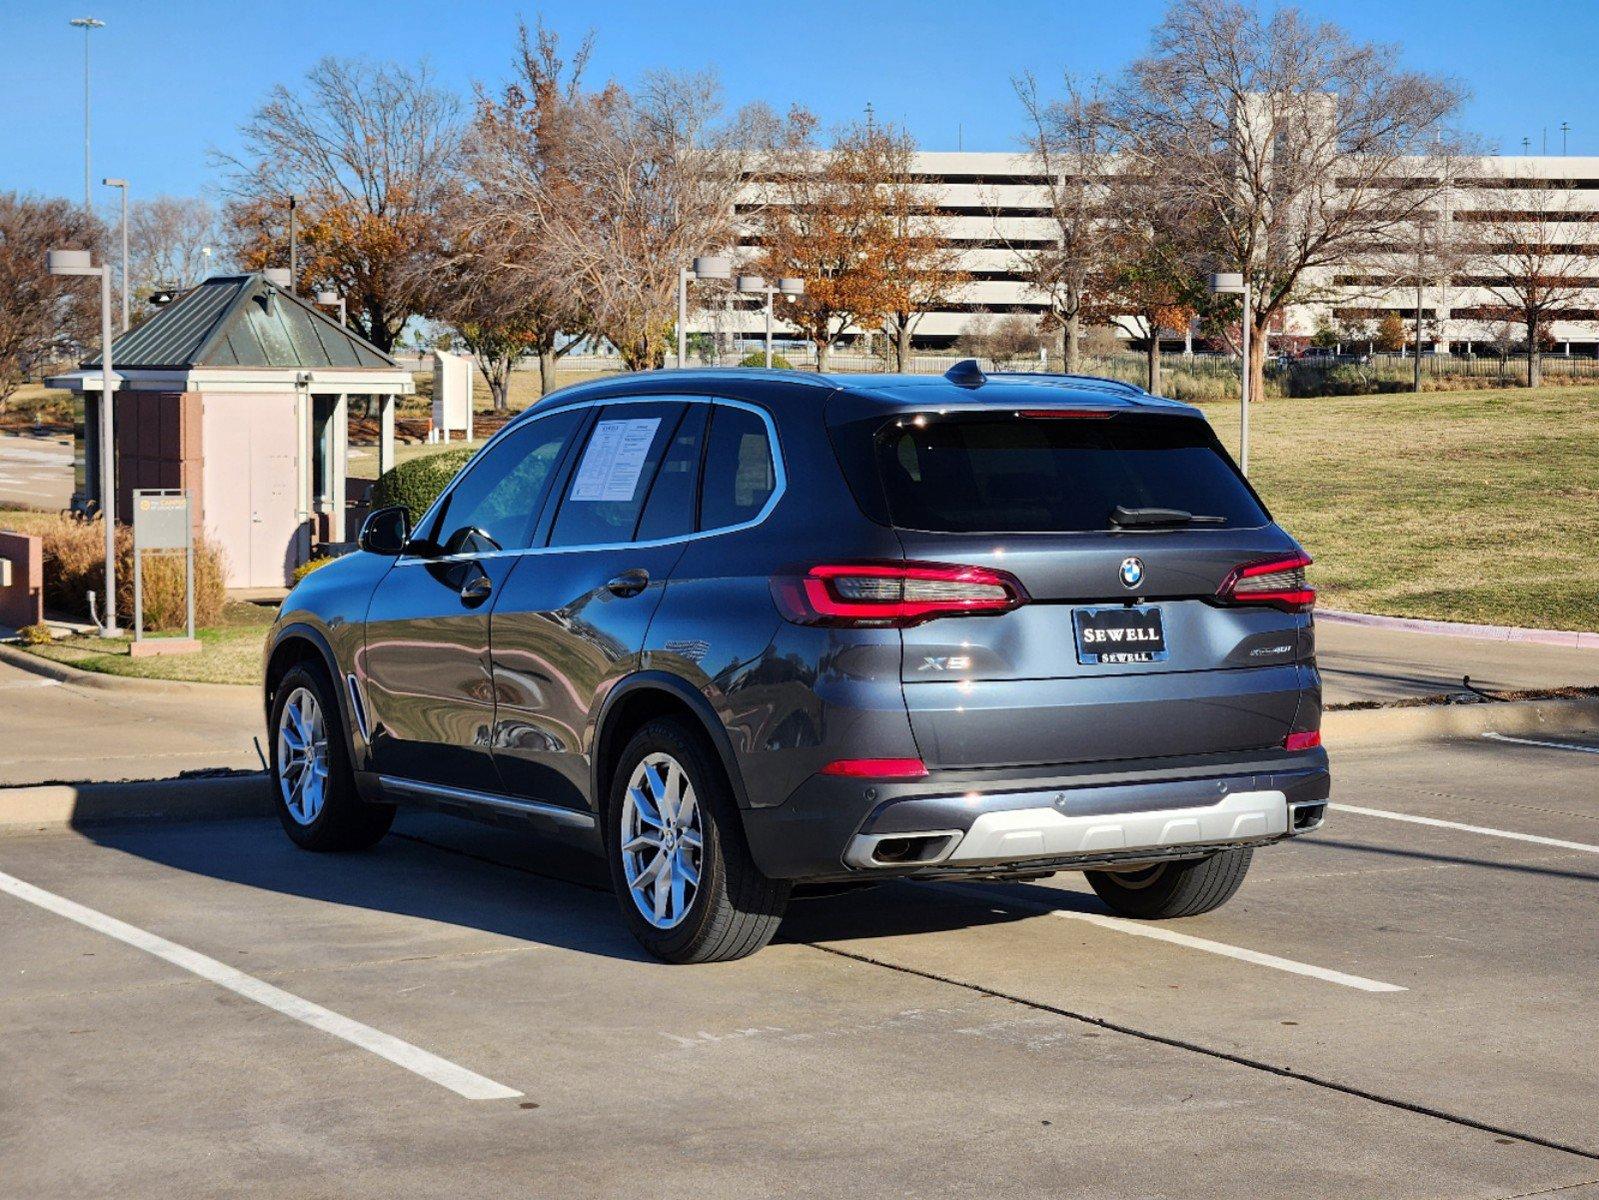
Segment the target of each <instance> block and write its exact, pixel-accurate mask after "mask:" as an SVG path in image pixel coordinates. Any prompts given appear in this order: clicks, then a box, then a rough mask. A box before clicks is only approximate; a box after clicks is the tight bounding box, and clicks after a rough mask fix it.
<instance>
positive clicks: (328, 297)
mask: <svg viewBox="0 0 1599 1200" xmlns="http://www.w3.org/2000/svg"><path fill="white" fill-rule="evenodd" d="M316 302H317V303H318V304H320V305H322V306H323V307H324V308H332V307H333V306H334V305H335V304H337V305H338V306H339V324H340V325H343V326H345V327H346V328H348V327H349V324H350V322H349V318H348V316H347V314H346V312H345V304H344V297H343V296H341V295H339V293H337V292H329V291H322V292H318V293H317V294H316Z"/></svg>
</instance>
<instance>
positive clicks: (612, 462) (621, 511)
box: [550, 403, 685, 546]
mask: <svg viewBox="0 0 1599 1200" xmlns="http://www.w3.org/2000/svg"><path fill="white" fill-rule="evenodd" d="M684 407H685V406H684V405H682V404H654V403H652V404H613V405H611V406H609V407H608V408H606V409H605V410H604V411H603V412H601V413H600V418H599V420H597V421H596V422H594V428H593V430H591V431H590V433H589V436H588V441H587V442H586V443H585V444H584V446H583V449H582V451H581V453H579V455H578V458H577V466H576V468H575V469H574V470H573V472H572V476H571V478H570V479H569V480H568V481H567V485H566V495H565V497H564V498H563V499H562V501H561V510H560V512H559V513H558V514H557V515H556V518H555V528H554V530H553V531H552V533H551V535H550V545H552V546H600V545H610V544H612V543H614V542H629V541H632V540H633V529H634V527H635V526H636V525H637V524H638V519H639V514H640V513H641V512H642V511H643V508H644V499H645V497H646V496H648V495H649V491H650V485H651V484H652V483H653V482H654V480H655V473H656V470H657V469H658V468H659V467H660V465H661V458H662V456H663V455H664V453H665V451H666V444H667V442H668V441H669V440H670V439H671V437H672V432H673V430H675V429H676V428H677V423H678V420H679V419H680V418H681V417H682V415H683V409H684Z"/></svg>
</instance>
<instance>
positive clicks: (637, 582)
mask: <svg viewBox="0 0 1599 1200" xmlns="http://www.w3.org/2000/svg"><path fill="white" fill-rule="evenodd" d="M649 582H650V573H649V572H648V571H646V570H644V569H643V568H642V567H635V568H634V569H633V570H631V571H623V572H622V573H621V574H620V575H618V576H616V577H615V578H614V579H612V580H610V581H609V582H608V583H606V585H605V589H606V591H608V592H610V593H611V595H613V596H621V597H622V598H623V599H626V598H627V597H629V596H636V595H638V594H639V593H640V592H642V591H643V590H644V589H645V588H646V587H648V586H649Z"/></svg>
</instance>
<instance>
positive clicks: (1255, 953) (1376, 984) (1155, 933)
mask: <svg viewBox="0 0 1599 1200" xmlns="http://www.w3.org/2000/svg"><path fill="white" fill-rule="evenodd" d="M932 886H934V887H937V888H941V889H943V890H945V891H952V892H961V893H964V894H965V895H968V896H977V897H981V898H982V899H984V900H987V901H990V902H991V903H994V904H1000V905H1008V906H1010V907H1012V908H1027V909H1032V910H1033V911H1035V912H1040V913H1047V914H1048V915H1049V916H1052V917H1064V918H1066V919H1067V920H1069V921H1086V922H1088V924H1090V925H1098V926H1099V927H1100V928H1102V929H1114V930H1115V931H1116V932H1117V933H1130V934H1132V935H1133V936H1135V937H1146V938H1153V939H1154V940H1155V941H1157V942H1170V943H1171V944H1172V945H1174V946H1184V947H1186V948H1187V949H1189V950H1203V951H1204V952H1205V953H1206V954H1219V955H1221V956H1222V957H1223V958H1235V959H1237V960H1238V961H1239V962H1246V963H1253V964H1254V965H1255V966H1257V967H1270V968H1271V969H1272V970H1274V971H1287V972H1288V973H1289V974H1290V975H1304V976H1306V977H1307V978H1309V979H1320V980H1322V981H1323V982H1325V983H1336V984H1338V985H1339V986H1341V987H1347V988H1354V989H1356V990H1357V991H1362V992H1403V991H1408V990H1409V989H1407V988H1403V987H1400V986H1399V985H1398V984H1397V983H1384V982H1383V981H1382V980H1380V979H1367V978H1365V977H1364V976H1361V975H1350V974H1347V973H1346V972H1343V971H1334V970H1332V969H1331V968H1328V967H1318V966H1314V965H1312V964H1310V963H1302V962H1296V961H1294V960H1293V959H1291V958H1281V957H1279V956H1277V955H1275V954H1263V953H1261V952H1260V951H1259V950H1249V949H1246V948H1245V947H1243V946H1232V945H1229V944H1228V943H1226V942H1216V941H1212V940H1211V939H1210V938H1202V937H1194V936H1193V935H1192V934H1189V933H1178V932H1177V931H1176V930H1174V929H1164V928H1162V927H1161V926H1159V925H1152V924H1149V923H1147V922H1144V921H1129V920H1125V919H1123V918H1121V917H1107V916H1104V915H1102V914H1100V913H1085V912H1072V911H1070V910H1067V909H1062V908H1052V907H1050V906H1049V905H1048V904H1040V903H1037V902H1036V901H1032V900H1017V899H1013V898H1011V897H1009V896H1003V895H1000V894H998V893H996V892H991V891H989V890H988V889H986V888H981V887H972V886H970V885H967V884H960V883H939V884H933V885H932Z"/></svg>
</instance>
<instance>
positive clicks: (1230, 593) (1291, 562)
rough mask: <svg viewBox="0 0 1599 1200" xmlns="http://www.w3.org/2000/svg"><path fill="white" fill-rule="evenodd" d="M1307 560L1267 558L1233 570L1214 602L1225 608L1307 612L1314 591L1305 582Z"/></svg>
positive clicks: (1304, 557)
mask: <svg viewBox="0 0 1599 1200" xmlns="http://www.w3.org/2000/svg"><path fill="white" fill-rule="evenodd" d="M1310 562H1311V560H1310V556H1309V555H1308V554H1304V553H1299V554H1294V555H1290V556H1288V557H1286V558H1268V559H1264V560H1262V561H1260V562H1252V563H1245V564H1244V565H1243V566H1241V567H1234V568H1233V569H1232V571H1231V572H1230V573H1229V574H1228V576H1227V578H1226V579H1224V580H1222V585H1221V587H1219V588H1217V589H1216V598H1217V599H1219V600H1221V601H1223V602H1225V603H1228V604H1269V605H1271V606H1272V607H1273V608H1281V609H1285V610H1286V611H1288V612H1309V611H1310V610H1311V609H1312V608H1313V607H1315V604H1316V589H1315V588H1313V587H1311V586H1310V585H1309V584H1308V583H1306V582H1305V568H1306V567H1308V566H1310Z"/></svg>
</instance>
